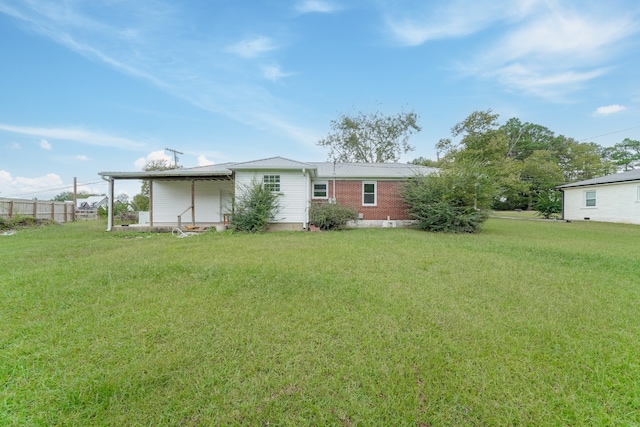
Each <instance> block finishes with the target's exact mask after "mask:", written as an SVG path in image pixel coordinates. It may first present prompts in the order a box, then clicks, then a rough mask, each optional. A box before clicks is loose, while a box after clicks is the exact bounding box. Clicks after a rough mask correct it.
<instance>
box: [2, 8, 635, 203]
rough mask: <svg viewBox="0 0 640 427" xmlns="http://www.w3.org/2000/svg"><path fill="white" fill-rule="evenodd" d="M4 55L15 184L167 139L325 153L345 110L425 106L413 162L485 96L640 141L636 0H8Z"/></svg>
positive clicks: (559, 130) (102, 185) (202, 150)
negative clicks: (324, 141)
mask: <svg viewBox="0 0 640 427" xmlns="http://www.w3.org/2000/svg"><path fill="white" fill-rule="evenodd" d="M0 54H1V56H0V58H1V59H0V197H10V198H23V199H33V198H37V199H39V200H48V199H51V198H53V197H54V196H55V195H57V194H60V193H62V192H64V191H72V190H73V182H74V178H76V179H77V182H78V190H79V191H85V192H90V193H97V194H104V193H106V191H107V184H106V182H104V181H103V180H102V179H101V178H100V176H99V175H98V173H99V172H103V171H119V172H130V171H139V170H142V167H143V166H144V165H145V164H146V163H147V162H148V161H150V160H160V159H163V158H164V159H167V160H168V161H170V162H173V154H172V152H170V151H167V150H165V149H167V148H170V149H174V150H177V151H179V152H181V153H182V154H179V155H178V158H179V159H178V164H179V165H180V166H182V167H194V166H199V165H207V164H214V163H215V164H218V163H225V162H241V161H249V160H257V159H262V158H268V157H273V156H282V157H286V158H289V159H293V160H298V161H324V160H327V155H328V151H327V149H326V148H322V147H319V146H317V145H316V143H317V142H318V140H320V139H321V138H323V137H325V136H327V135H328V134H329V133H330V132H331V121H332V120H335V119H338V118H339V117H340V116H341V115H343V114H347V115H355V114H358V113H365V114H368V113H373V112H381V113H383V114H385V115H396V114H398V113H402V112H411V111H413V112H415V113H416V114H417V115H418V116H419V124H420V126H421V127H422V131H421V132H419V133H418V134H416V135H414V136H412V138H411V141H410V143H411V144H412V145H413V146H415V150H414V151H412V152H409V153H407V154H405V155H403V157H402V158H401V161H403V162H408V161H410V160H412V159H414V158H417V157H425V158H432V159H435V158H436V153H435V144H436V143H437V142H438V140H439V139H441V138H449V137H451V128H452V127H453V126H454V125H455V124H456V123H458V122H460V121H462V120H464V118H466V117H467V116H468V115H469V114H471V113H472V112H474V111H481V110H482V111H484V110H487V109H491V110H492V111H493V112H494V113H497V114H499V115H500V118H499V121H500V122H501V123H504V122H506V121H507V120H508V119H510V118H512V117H517V118H518V119H520V120H521V121H522V122H530V123H536V124H539V125H542V126H546V127H548V128H549V129H550V130H552V131H553V132H555V133H556V134H559V135H565V136H567V137H571V138H574V139H576V140H579V141H592V142H596V143H598V144H600V145H603V146H611V145H613V144H615V143H618V142H621V141H622V140H623V139H624V138H631V139H640V72H638V70H640V3H638V2H637V1H636V0H608V1H606V2H603V1H601V0H596V1H591V0H576V1H571V0H507V1H502V0H442V1H441V0H429V1H425V0H251V1H247V0H136V1H131V0H91V1H89V0H47V1H42V0H0ZM139 191H140V183H139V182H134V181H132V182H128V181H117V182H116V193H117V194H119V193H126V194H128V195H129V196H130V197H132V196H133V195H135V194H137V193H138V192H139Z"/></svg>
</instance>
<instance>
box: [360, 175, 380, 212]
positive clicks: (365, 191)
mask: <svg viewBox="0 0 640 427" xmlns="http://www.w3.org/2000/svg"><path fill="white" fill-rule="evenodd" d="M376 187H377V185H376V182H375V181H365V182H363V183H362V204H363V205H368V206H376V203H377V200H376V199H377V197H376Z"/></svg>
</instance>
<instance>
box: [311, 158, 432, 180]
mask: <svg viewBox="0 0 640 427" xmlns="http://www.w3.org/2000/svg"><path fill="white" fill-rule="evenodd" d="M310 164H312V165H315V166H316V167H317V168H318V175H317V176H318V178H334V177H335V178H395V179H403V178H408V177H411V176H414V175H429V174H431V173H433V172H435V171H437V169H436V168H430V167H427V166H419V165H412V164H407V163H335V164H334V163H333V162H320V163H316V162H310ZM334 166H335V171H334Z"/></svg>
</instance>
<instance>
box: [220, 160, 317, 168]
mask: <svg viewBox="0 0 640 427" xmlns="http://www.w3.org/2000/svg"><path fill="white" fill-rule="evenodd" d="M229 169H232V170H247V169H248V170H256V169H279V170H283V169H285V170H286V169H315V166H313V165H312V164H310V163H303V162H298V161H296V160H291V159H285V158H284V157H270V158H268V159H261V160H253V161H250V162H243V163H235V164H234V165H233V166H231V167H229Z"/></svg>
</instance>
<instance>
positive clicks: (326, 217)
mask: <svg viewBox="0 0 640 427" xmlns="http://www.w3.org/2000/svg"><path fill="white" fill-rule="evenodd" d="M356 219H358V213H357V212H356V211H355V210H354V209H352V208H350V207H348V206H344V205H340V204H337V203H325V202H314V203H312V204H311V208H310V209H309V222H310V223H311V224H313V225H315V226H316V227H318V228H319V229H321V230H341V229H343V228H345V227H346V226H347V222H348V221H353V220H356Z"/></svg>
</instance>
